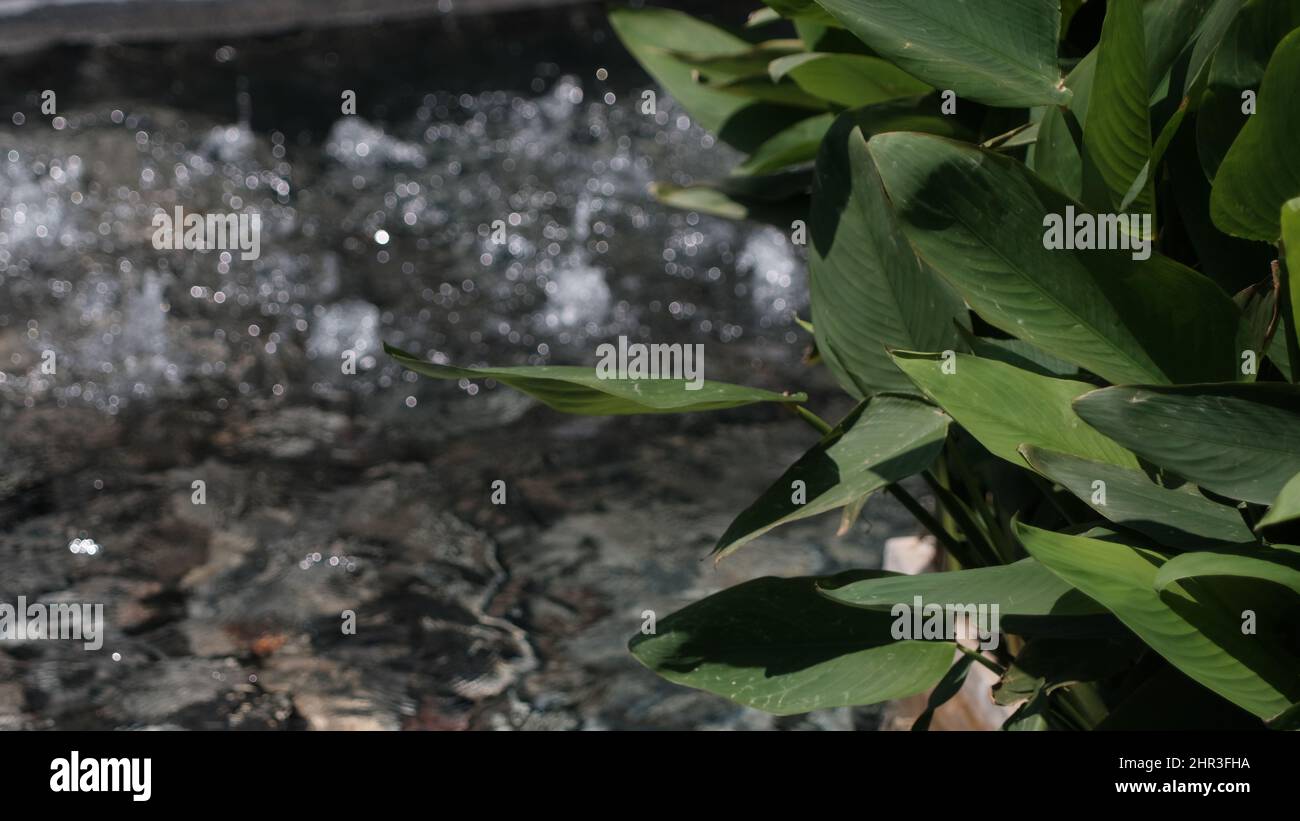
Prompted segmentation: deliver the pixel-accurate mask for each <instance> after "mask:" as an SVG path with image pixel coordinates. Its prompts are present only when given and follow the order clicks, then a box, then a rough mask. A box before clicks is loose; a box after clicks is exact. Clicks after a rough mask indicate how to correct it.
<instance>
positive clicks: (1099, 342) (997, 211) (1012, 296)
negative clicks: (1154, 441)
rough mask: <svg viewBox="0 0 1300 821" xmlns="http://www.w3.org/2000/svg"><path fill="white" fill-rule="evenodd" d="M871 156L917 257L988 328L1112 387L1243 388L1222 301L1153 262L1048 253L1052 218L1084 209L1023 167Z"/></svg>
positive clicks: (960, 157)
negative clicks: (1209, 384) (1236, 384)
mask: <svg viewBox="0 0 1300 821" xmlns="http://www.w3.org/2000/svg"><path fill="white" fill-rule="evenodd" d="M867 156H868V157H869V158H870V159H871V160H873V161H874V163H875V166H876V169H877V170H878V171H879V173H880V177H881V179H882V180H883V182H884V187H885V191H886V193H887V194H888V196H889V201H890V202H892V204H893V205H894V208H895V210H896V213H897V214H898V216H899V219H900V220H901V223H902V227H903V230H904V232H905V233H906V234H907V237H908V239H909V240H911V243H912V245H913V247H915V248H916V250H917V252H918V254H919V255H920V257H921V258H922V259H923V260H924V261H925V262H926V263H928V264H930V265H931V266H933V267H934V269H935V270H937V271H938V272H939V273H940V274H941V275H942V276H943V277H944V278H945V279H946V280H947V281H948V282H949V283H951V284H952V285H953V287H955V288H956V289H957V290H958V292H960V293H961V294H962V296H964V297H965V299H966V302H967V304H969V305H970V306H971V307H972V308H973V309H974V310H975V311H976V312H977V313H978V314H979V315H980V316H981V317H983V318H984V319H985V320H986V321H988V322H989V323H990V324H992V325H994V326H995V327H998V328H1000V329H1001V330H1003V331H1006V332H1007V333H1009V334H1011V335H1013V336H1016V337H1019V338H1020V339H1024V340H1025V341H1027V342H1029V343H1031V344H1033V345H1034V346H1036V347H1038V348H1039V349H1041V350H1043V351H1045V352H1047V353H1050V354H1053V355H1055V356H1058V357H1060V358H1062V359H1065V360H1068V361H1070V362H1074V363H1076V364H1078V365H1080V366H1082V367H1084V368H1086V369H1088V370H1090V371H1092V372H1093V373H1095V374H1097V375H1099V376H1101V377H1103V378H1105V379H1106V380H1107V381H1110V382H1116V383H1124V382H1155V383H1168V382H1175V383H1177V382H1195V381H1227V380H1231V379H1234V378H1237V375H1238V374H1237V362H1238V349H1237V339H1236V337H1237V334H1238V331H1239V326H1240V311H1239V310H1238V309H1237V307H1236V306H1235V305H1234V304H1233V303H1232V300H1231V299H1229V298H1228V296H1227V295H1226V294H1224V293H1223V292H1222V291H1221V290H1220V289H1219V288H1218V287H1217V286H1216V285H1215V284H1214V283H1213V282H1212V281H1210V280H1209V279H1207V278H1206V277H1204V276H1203V275H1201V274H1198V273H1197V272H1195V271H1192V270H1191V269H1189V268H1187V267H1185V266H1183V265H1181V264H1179V263H1177V262H1174V261H1173V260H1171V259H1169V258H1168V257H1164V256H1161V255H1159V254H1156V253H1154V252H1153V253H1151V257H1150V258H1149V259H1146V260H1135V259H1133V258H1132V256H1133V255H1132V253H1131V252H1128V251H1122V250H1078V249H1073V250H1066V249H1059V250H1049V249H1048V248H1047V247H1045V245H1046V244H1047V243H1046V242H1045V240H1046V237H1045V233H1046V232H1045V226H1049V220H1050V219H1052V216H1051V215H1055V219H1057V220H1059V222H1060V223H1061V225H1062V226H1064V225H1065V222H1066V219H1065V218H1066V216H1067V215H1068V214H1070V213H1074V214H1075V215H1076V218H1077V216H1078V214H1081V213H1083V212H1084V211H1085V210H1086V209H1082V207H1081V206H1079V205H1078V204H1077V203H1074V202H1073V201H1072V200H1070V199H1068V198H1067V197H1065V196H1064V195H1063V194H1061V193H1060V192H1058V191H1056V190H1054V189H1053V188H1051V187H1050V186H1048V185H1046V184H1045V183H1043V182H1042V181H1041V180H1040V179H1038V178H1037V177H1036V176H1034V175H1033V173H1032V172H1030V171H1029V170H1028V169H1026V168H1025V167H1024V165H1022V164H1021V163H1019V162H1017V161H1015V160H1012V159H1010V158H1008V157H1003V156H1001V155H999V154H997V153H996V152H991V151H986V150H983V149H979V148H974V147H971V146H968V145H964V144H962V143H958V142H954V141H951V140H945V139H942V138H940V137H934V136H929V135H924V134H906V133H890V134H878V135H876V136H875V137H873V138H872V139H871V141H870V142H869V143H868V145H867ZM1067 207H1069V208H1071V209H1073V210H1072V211H1070V212H1067V210H1066V209H1067ZM1065 230H1069V228H1068V226H1066V227H1065ZM1117 233H1118V232H1117ZM935 349H936V348H934V347H931V350H935Z"/></svg>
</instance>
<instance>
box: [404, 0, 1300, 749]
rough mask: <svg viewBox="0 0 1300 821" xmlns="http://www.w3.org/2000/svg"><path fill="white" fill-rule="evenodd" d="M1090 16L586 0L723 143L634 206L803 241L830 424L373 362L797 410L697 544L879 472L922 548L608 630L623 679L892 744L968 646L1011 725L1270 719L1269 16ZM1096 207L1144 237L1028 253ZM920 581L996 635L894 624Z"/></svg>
mask: <svg viewBox="0 0 1300 821" xmlns="http://www.w3.org/2000/svg"><path fill="white" fill-rule="evenodd" d="M1101 5H1102V3H1101V0H1090V1H1089V2H1088V3H1086V4H1085V3H1082V2H1077V1H1076V2H1065V3H1064V4H1062V3H1060V2H1059V1H1058V0H981V2H978V3H972V2H958V0H816V1H815V2H814V1H813V0H780V2H777V0H770V2H769V3H768V5H767V7H765V8H763V9H760V10H759V11H757V12H755V13H754V14H753V15H752V16H751V18H750V22H749V24H748V26H747V27H746V29H745V30H744V31H743V32H741V33H732V32H726V31H723V30H722V29H719V28H717V27H714V26H712V25H710V24H708V23H705V22H702V21H699V20H696V19H693V18H691V17H689V16H687V15H685V14H683V13H680V12H675V11H667V10H662V9H640V10H622V9H620V10H616V11H613V12H612V13H611V23H612V25H613V27H614V30H615V31H616V32H617V33H618V35H619V37H620V38H622V40H623V42H624V44H625V45H626V46H627V47H628V49H629V50H630V51H631V52H632V53H633V54H634V55H635V56H636V57H637V59H638V60H639V61H640V62H641V63H642V65H643V66H644V67H645V69H646V70H647V71H648V72H649V73H650V74H651V75H652V76H653V77H654V78H655V79H656V80H657V81H658V82H659V83H660V84H661V85H662V86H663V87H664V88H665V89H666V90H667V91H668V92H669V93H670V94H672V95H673V97H674V98H675V99H676V100H677V102H678V103H679V104H680V105H681V106H683V107H684V108H685V109H686V110H687V111H688V112H689V113H690V114H691V116H692V117H694V118H695V120H696V121H697V122H699V123H701V124H702V125H704V126H705V127H707V128H709V129H711V130H712V131H714V132H716V133H717V135H718V136H719V137H720V138H721V139H722V140H723V141H725V142H727V143H729V144H731V145H733V146H735V147H737V148H739V149H740V150H742V151H744V152H745V153H746V154H747V155H748V157H747V159H746V160H744V161H743V162H742V163H740V165H739V166H738V167H737V168H736V169H735V171H734V173H733V175H732V176H731V177H730V178H728V179H725V180H720V181H717V182H715V183H708V184H697V185H694V186H691V187H689V188H673V187H670V186H661V187H659V188H658V189H657V193H658V194H659V196H661V197H662V198H663V199H664V200H665V201H666V202H668V203H670V204H672V205H676V206H680V207H683V208H688V209H692V210H695V211H699V212H707V213H713V214H716V215H721V216H725V217H731V218H750V219H765V220H770V221H773V222H776V223H777V224H779V225H781V226H782V227H784V228H789V229H790V230H791V231H792V236H797V235H798V234H799V232H800V230H801V229H805V228H806V232H807V238H808V241H809V247H808V249H807V251H808V265H809V268H810V275H811V305H812V323H811V326H810V330H811V331H812V333H813V334H814V336H815V340H816V349H817V353H818V357H817V360H818V361H820V362H821V363H824V364H825V366H826V367H827V368H828V369H829V370H830V372H831V373H832V374H833V375H834V377H835V379H836V380H837V382H838V383H839V384H840V386H841V387H842V388H843V389H844V390H845V391H846V392H847V393H848V394H849V395H851V396H852V397H854V398H855V399H857V400H859V403H858V405H857V407H856V408H855V409H854V410H853V411H852V412H851V413H850V414H849V415H848V416H847V417H846V418H844V419H843V420H841V421H840V422H839V423H838V424H835V425H833V426H832V425H830V424H828V423H825V422H823V421H821V420H820V419H819V418H817V417H816V416H815V415H814V414H813V413H812V412H811V411H809V410H807V409H806V408H804V407H803V404H802V403H804V402H806V398H805V397H804V396H803V395H797V396H791V395H778V394H771V393H768V392H764V391H757V390H751V389H747V388H740V387H736V386H731V385H714V384H712V383H709V386H708V390H707V391H702V392H700V393H698V394H695V393H682V392H681V389H682V386H681V385H680V384H678V383H674V382H672V381H662V382H659V383H646V384H648V385H654V387H653V388H651V389H646V390H645V391H644V392H643V391H642V390H641V389H640V387H633V386H630V385H628V384H627V383H617V382H616V383H613V384H611V383H610V382H608V381H603V382H602V381H598V380H596V379H595V378H594V377H593V375H592V372H591V371H590V370H587V369H582V368H537V369H527V368H510V369H479V370H470V369H458V368H452V367H449V366H443V365H432V364H429V363H421V362H419V361H418V360H415V359H413V358H411V357H409V356H408V355H405V354H401V353H400V352H396V351H394V352H393V353H394V355H395V356H397V357H398V359H399V361H401V362H403V364H406V365H407V366H408V367H411V368H413V369H415V370H418V371H420V372H422V373H426V374H429V375H432V376H436V377H443V378H457V379H459V378H474V377H477V376H484V377H486V376H491V377H493V378H495V379H497V380H499V381H501V382H503V383H504V384H507V385H510V386H511V387H515V388H517V389H519V390H523V391H525V392H527V393H530V394H533V395H534V396H536V397H537V398H539V399H540V400H541V401H543V402H545V403H547V404H548V405H550V406H552V407H555V408H557V409H559V410H563V411H567V412H573V413H604V414H611V413H641V412H674V411H690V410H706V409H714V408H724V407H732V406H735V405H740V404H745V403H748V402H755V401H781V402H787V403H797V407H798V409H799V412H800V415H801V416H802V417H803V418H804V419H805V420H806V421H808V422H809V423H810V424H811V426H812V427H813V428H814V429H815V430H816V432H817V437H818V438H817V440H816V441H815V442H813V443H812V445H811V447H810V449H809V450H808V452H807V453H806V454H805V455H804V456H803V457H801V458H800V459H799V460H798V461H797V462H796V463H795V464H794V465H792V466H791V467H789V468H788V469H786V470H785V471H784V472H781V470H780V468H779V467H776V468H774V469H773V471H772V473H773V475H774V476H775V477H776V478H775V480H774V481H773V483H772V485H771V486H770V487H769V488H768V490H767V491H765V492H764V493H763V494H762V495H760V496H759V498H758V499H757V500H755V502H754V503H753V504H752V505H750V506H749V507H748V508H747V509H746V510H744V511H743V512H741V513H740V514H739V516H737V518H736V520H735V521H734V522H733V523H732V525H731V526H730V527H729V528H728V529H727V531H726V532H725V533H724V534H723V535H722V537H721V538H720V540H719V542H718V544H717V546H716V548H715V556H716V558H717V559H719V560H720V559H722V558H723V557H725V556H726V555H728V554H730V553H732V552H734V551H736V550H739V549H741V548H742V547H746V546H748V545H749V543H751V542H759V541H760V540H761V537H762V535H763V534H764V533H766V532H767V531H769V530H771V529H773V528H776V527H780V526H781V525H783V524H785V523H787V522H790V521H794V520H797V519H801V518H804V517H808V516H812V515H816V514H819V513H823V512H827V511H831V510H835V509H843V510H844V511H845V516H846V517H849V518H850V520H851V517H853V516H856V513H857V511H858V510H859V509H860V508H861V504H862V502H863V501H864V500H865V498H866V497H867V496H868V495H870V494H872V493H875V492H876V491H879V490H881V489H884V490H886V491H888V492H891V493H893V494H894V495H895V496H897V497H898V498H899V500H900V501H902V502H903V504H904V505H905V506H906V507H907V508H908V509H909V510H910V511H911V512H912V513H913V514H915V515H916V517H917V519H918V521H919V522H920V523H921V524H922V525H923V526H924V527H926V528H928V529H929V530H930V531H931V532H932V533H933V536H934V537H935V539H936V541H937V543H938V545H939V546H940V547H941V548H942V554H941V555H942V556H943V561H944V562H945V565H946V568H945V570H944V571H943V572H937V573H928V574H921V575H916V576H904V575H899V574H893V573H886V572H879V571H860V572H852V573H847V574H841V575H839V576H836V577H829V578H803V579H773V578H764V579H757V580H753V581H750V582H747V583H744V584H741V585H739V586H737V587H735V588H732V589H729V590H725V591H723V592H721V593H718V594H716V595H714V596H710V597H708V598H706V599H704V600H702V601H700V602H697V603H695V604H692V605H690V606H688V607H686V608H685V609H683V610H681V611H679V612H677V613H675V614H672V615H671V616H668V617H666V618H664V619H661V620H660V621H659V623H658V625H657V631H656V632H655V633H654V634H652V635H638V636H636V637H634V638H633V639H632V641H631V645H630V646H631V650H632V652H633V654H634V655H635V656H636V657H637V658H638V659H639V660H640V661H641V662H642V663H644V664H645V665H646V666H647V667H649V668H650V669H652V670H654V671H655V672H657V673H658V674H660V675H662V676H664V677H665V678H667V679H669V680H671V681H674V682H677V683H679V684H683V685H686V686H689V687H695V688H699V689H702V690H707V691H709V692H713V693H716V694H718V695H721V696H724V697H726V698H729V699H732V700H733V701H736V702H738V703H740V704H744V705H748V706H752V707H757V708H759V709H763V710H768V711H771V712H775V713H782V714H785V713H797V712H805V711H808V710H813V709H818V708H826V707H833V706H843V705H861V704H870V703H874V702H879V701H883V700H886V699H893V698H898V697H902V696H907V695H912V694H916V693H921V692H925V691H927V690H932V691H933V692H932V695H931V697H930V704H929V706H928V708H927V710H926V712H925V714H924V715H923V716H922V717H921V719H920V720H919V721H918V722H917V727H918V728H924V727H926V726H928V725H929V722H930V720H931V717H932V716H933V713H934V709H935V708H936V707H938V706H939V705H941V704H942V703H943V702H944V701H945V700H946V699H947V698H950V697H951V696H952V695H953V694H954V693H955V692H956V691H957V690H958V689H959V688H960V686H961V683H962V682H963V681H964V680H965V677H966V673H967V671H968V670H969V669H970V665H971V664H972V663H976V662H977V663H979V664H982V665H984V666H986V667H988V668H990V669H991V670H993V671H994V672H996V674H997V675H998V678H999V681H998V683H997V685H996V686H995V687H994V688H993V693H992V697H993V698H994V700H996V701H998V702H999V703H1002V704H1008V705H1011V704H1017V703H1018V704H1021V707H1020V709H1019V710H1017V711H1016V712H1015V714H1014V715H1012V717H1011V719H1010V720H1008V722H1007V724H1006V727H1007V728H1008V729H1047V728H1068V729H1094V728H1105V729H1114V728H1124V727H1134V726H1152V725H1161V724H1163V725H1168V726H1176V727H1188V726H1197V725H1209V726H1260V725H1267V726H1271V727H1277V728H1294V727H1295V726H1296V724H1297V721H1300V708H1298V707H1297V704H1298V703H1300V631H1297V629H1296V624H1297V621H1296V620H1297V617H1300V595H1298V594H1300V547H1296V546H1295V545H1300V386H1297V384H1295V383H1296V380H1297V378H1300V372H1298V370H1300V321H1297V320H1298V319H1300V317H1297V313H1300V309H1298V307H1297V304H1298V302H1300V285H1297V282H1300V154H1297V152H1296V151H1295V148H1296V145H1297V139H1298V137H1297V135H1300V107H1297V106H1296V105H1295V101H1294V95H1295V94H1296V92H1297V91H1298V90H1300V4H1297V3H1296V2H1294V0H1244V1H1243V0H1148V1H1147V2H1140V0H1109V2H1107V3H1105V8H1104V13H1103V11H1102V9H1101ZM1062 6H1064V12H1063V9H1062ZM1081 6H1083V7H1084V8H1085V9H1086V10H1087V11H1088V12H1089V14H1085V13H1084V12H1082V11H1080V7H1081ZM1089 17H1091V24H1089ZM1098 22H1100V26H1099V27H1098V26H1097V25H1096V23H1098ZM786 24H792V25H793V28H794V31H795V33H797V35H798V36H797V38H793V39H792V38H788V37H785V38H782V37H766V34H767V32H768V31H770V30H772V29H774V28H775V27H777V26H782V25H786ZM1125 212H1128V213H1134V214H1139V215H1141V214H1147V215H1151V221H1150V223H1149V228H1148V227H1147V224H1144V223H1141V222H1138V221H1135V222H1127V221H1125V222H1123V223H1118V222H1112V223H1111V231H1112V232H1111V234H1110V238H1111V240H1112V247H1109V248H1104V249H1093V248H1087V247H1075V245H1070V244H1067V245H1066V246H1065V247H1063V248H1062V247H1057V246H1052V247H1049V245H1050V243H1048V242H1046V241H1045V228H1046V227H1047V226H1049V225H1050V224H1051V220H1052V218H1053V215H1055V216H1061V215H1064V214H1067V213H1069V214H1083V215H1089V216H1090V217H1095V218H1097V219H1098V220H1100V219H1101V218H1102V217H1108V216H1109V217H1114V216H1117V215H1118V214H1121V213H1125ZM1097 224H1098V225H1100V224H1101V223H1100V222H1098V223H1097ZM1116 226H1118V227H1116ZM1098 230H1099V231H1100V230H1101V229H1098ZM1098 236H1100V234H1098ZM1116 240H1118V241H1119V244H1120V245H1121V247H1120V248H1115V247H1113V244H1114V242H1115V241H1116ZM1146 242H1149V243H1151V245H1150V246H1143V247H1145V249H1146V250H1145V255H1144V254H1143V253H1139V252H1137V251H1136V250H1135V249H1137V248H1139V246H1142V243H1146ZM1077 245H1080V246H1082V245H1085V244H1084V243H1082V242H1080V243H1077ZM913 475H919V476H920V477H921V479H922V480H923V481H924V482H925V483H926V484H927V486H928V487H929V488H930V490H931V492H932V494H933V496H934V498H935V500H936V509H935V510H933V511H932V510H930V509H928V508H926V507H924V506H923V505H922V504H920V503H919V502H918V501H917V500H916V499H915V498H913V497H912V496H911V495H910V494H909V493H908V492H907V491H905V490H904V489H903V488H902V487H900V485H899V482H900V481H902V480H903V479H905V478H908V477H910V476H913ZM796 486H800V487H802V489H803V490H804V491H805V493H804V495H803V496H799V495H798V494H792V489H794V488H795V487H796ZM755 549H758V548H755ZM915 597H921V599H922V600H924V601H926V602H932V603H938V604H940V605H947V604H962V603H977V604H984V605H997V606H998V608H999V613H1000V615H1001V625H1000V629H1001V633H1002V637H1003V640H1002V641H1000V642H998V643H996V647H990V648H988V649H987V650H985V651H980V650H974V649H971V648H969V647H965V646H958V645H959V643H958V642H955V641H954V640H953V637H952V636H950V635H949V636H944V637H942V638H939V639H934V638H932V637H923V636H905V637H903V638H900V637H899V636H898V635H897V619H896V618H895V614H896V613H897V612H898V608H900V607H902V608H904V609H906V607H908V606H911V605H912V603H913V602H914V601H915ZM1157 702H1158V703H1159V705H1160V709H1158V710H1156V709H1152V705H1153V704H1155V703H1157Z"/></svg>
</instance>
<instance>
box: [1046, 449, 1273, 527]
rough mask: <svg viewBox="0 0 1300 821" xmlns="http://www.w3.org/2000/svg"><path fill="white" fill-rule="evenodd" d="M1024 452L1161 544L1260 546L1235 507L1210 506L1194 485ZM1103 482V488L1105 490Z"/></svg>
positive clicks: (1110, 515)
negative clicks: (1168, 482)
mask: <svg viewBox="0 0 1300 821" xmlns="http://www.w3.org/2000/svg"><path fill="white" fill-rule="evenodd" d="M1021 452H1022V453H1023V454H1024V457H1025V459H1026V460H1027V461H1028V462H1029V464H1030V466H1031V467H1033V468H1034V470H1036V471H1038V472H1039V473H1041V474H1043V475H1044V476H1046V477H1047V478H1049V479H1051V480H1052V481H1053V482H1056V483H1057V484H1059V485H1061V486H1062V487H1064V488H1065V489H1067V490H1069V491H1070V492H1071V493H1073V494H1074V495H1075V496H1077V497H1079V499H1080V500H1081V501H1082V502H1083V503H1084V504H1086V505H1088V506H1089V507H1091V508H1092V509H1093V510H1095V511H1097V512H1098V513H1100V514H1101V515H1102V516H1105V517H1106V518H1107V519H1109V520H1110V521H1112V522H1114V523H1115V524H1117V525H1123V526H1125V527H1129V528H1132V529H1133V530H1136V531H1138V532H1139V533H1142V534H1144V535H1146V536H1149V537H1151V538H1152V539H1154V540H1156V541H1157V542H1160V543H1161V544H1165V545H1168V546H1170V547H1174V548H1178V549H1180V550H1189V549H1193V548H1195V549H1199V548H1201V547H1203V546H1205V545H1207V544H1236V545H1244V544H1255V543H1256V542H1257V540H1256V538H1255V536H1254V534H1252V533H1251V532H1250V529H1249V528H1248V527H1246V523H1245V522H1244V521H1242V518H1241V514H1240V513H1239V512H1238V511H1237V510H1236V509H1235V508H1232V507H1228V506H1227V505H1221V504H1218V503H1217V502H1212V501H1210V500H1209V499H1207V498H1205V497H1204V496H1202V495H1201V493H1200V492H1199V491H1198V490H1197V489H1196V488H1195V487H1194V486H1192V485H1186V484H1185V485H1182V486H1181V487H1177V488H1168V487H1161V486H1160V485H1158V484H1156V483H1155V482H1153V481H1151V479H1149V478H1147V475H1146V474H1145V473H1143V472H1142V471H1140V470H1133V469H1131V468H1121V467H1116V466H1114V465H1105V464H1101V463H1098V462H1093V461H1089V460H1086V459H1079V458H1077V457H1074V456H1069V455H1067V454H1064V453H1056V452H1053V451H1050V450H1044V449H1042V448H1035V447H1032V446H1026V447H1024V448H1022V451H1021ZM1097 482H1101V483H1102V485H1101V487H1100V488H1098V486H1097V485H1096V483H1097Z"/></svg>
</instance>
